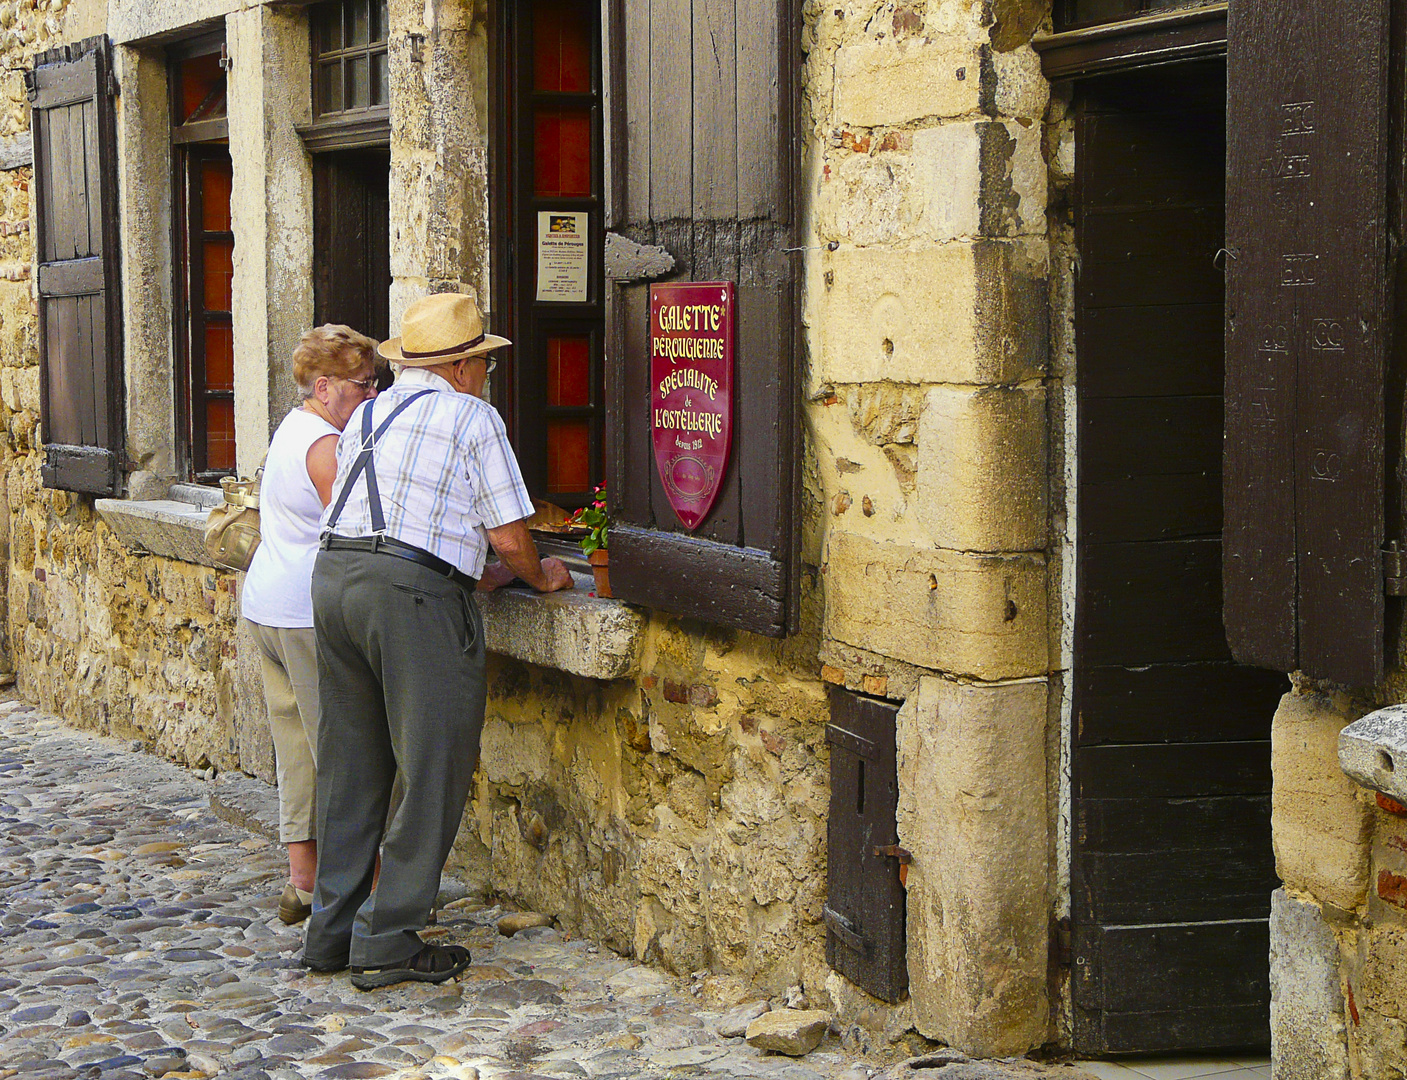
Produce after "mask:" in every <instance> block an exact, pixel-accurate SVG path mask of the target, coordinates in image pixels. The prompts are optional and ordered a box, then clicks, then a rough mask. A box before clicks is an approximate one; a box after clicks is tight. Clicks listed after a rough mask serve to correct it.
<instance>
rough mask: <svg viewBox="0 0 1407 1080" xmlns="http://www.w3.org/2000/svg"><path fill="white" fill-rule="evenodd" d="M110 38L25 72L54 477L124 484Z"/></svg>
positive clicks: (90, 484) (100, 490)
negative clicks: (31, 130) (32, 150)
mask: <svg viewBox="0 0 1407 1080" xmlns="http://www.w3.org/2000/svg"><path fill="white" fill-rule="evenodd" d="M111 55H112V54H111V51H110V49H109V45H108V39H107V38H106V37H97V38H89V39H87V40H85V41H80V42H78V43H77V44H75V45H66V46H62V47H60V48H57V49H51V50H49V51H48V52H44V53H40V54H39V55H37V56H36V57H35V58H34V70H33V71H32V72H30V73H29V74H28V75H27V76H26V83H27V86H28V91H29V100H30V103H31V109H32V127H33V133H34V199H35V207H36V214H35V217H36V220H37V224H38V228H37V232H36V237H35V245H36V251H37V261H38V264H39V267H38V269H39V387H40V401H41V417H40V419H41V421H42V425H43V440H44V465H43V469H42V472H43V480H44V486H45V487H52V488H63V489H65V490H68V491H83V492H89V493H92V494H95V495H114V494H117V493H118V491H119V490H120V489H121V486H122V457H123V453H122V448H123V416H122V311H121V293H120V284H119V280H118V260H117V136H116V126H115V122H114V110H113V99H114V97H115V96H116V93H117V83H116V80H115V79H114V78H113V75H112V60H111Z"/></svg>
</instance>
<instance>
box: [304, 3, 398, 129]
mask: <svg viewBox="0 0 1407 1080" xmlns="http://www.w3.org/2000/svg"><path fill="white" fill-rule="evenodd" d="M312 26H313V57H314V59H313V64H314V71H313V75H314V77H313V114H314V115H315V116H316V117H317V118H318V119H319V120H322V119H326V118H328V117H331V116H334V115H340V114H346V113H355V112H364V111H366V110H370V109H384V108H386V107H387V106H388V105H389V104H390V101H391V87H390V67H389V52H388V48H389V37H390V34H389V30H388V23H387V14H386V0H328V2H326V3H321V4H318V5H317V6H316V7H314V8H313V12H312Z"/></svg>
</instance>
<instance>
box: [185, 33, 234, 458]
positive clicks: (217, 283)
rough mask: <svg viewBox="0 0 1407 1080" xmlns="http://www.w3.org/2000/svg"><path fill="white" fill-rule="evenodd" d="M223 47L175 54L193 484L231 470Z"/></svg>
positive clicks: (211, 43) (230, 255)
mask: <svg viewBox="0 0 1407 1080" xmlns="http://www.w3.org/2000/svg"><path fill="white" fill-rule="evenodd" d="M227 67H228V60H227V58H226V53H225V47H224V43H223V42H222V41H220V40H219V39H213V40H212V39H209V38H207V39H202V40H200V41H196V42H190V43H187V44H185V45H184V46H178V47H176V48H175V49H173V50H172V57H171V64H170V71H169V74H170V86H171V115H172V120H173V127H172V142H173V143H174V144H175V150H174V153H173V155H172V163H173V167H174V172H175V204H176V208H177V215H176V219H177V225H176V260H175V261H176V276H177V297H178V304H177V310H176V322H177V327H176V330H177V332H176V346H177V383H178V385H179V388H180V395H179V397H180V407H181V424H180V431H181V433H182V441H183V443H184V445H183V446H182V448H181V449H182V456H183V458H184V459H185V460H186V462H187V463H188V471H189V472H190V474H191V475H193V476H194V477H195V478H197V479H201V480H214V479H216V478H218V477H220V476H225V475H228V474H230V473H232V472H233V471H234V468H235V422H234V416H235V408H234V326H233V314H232V313H233V311H234V231H233V227H232V225H231V222H230V196H231V191H232V188H233V179H234V177H233V168H232V165H231V161H230V152H229V132H228V126H227V120H226V93H225V87H226V77H225V76H226V70H227Z"/></svg>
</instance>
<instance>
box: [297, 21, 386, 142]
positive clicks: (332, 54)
mask: <svg viewBox="0 0 1407 1080" xmlns="http://www.w3.org/2000/svg"><path fill="white" fill-rule="evenodd" d="M348 2H351V3H356V2H360V0H322V2H321V3H317V4H312V5H310V6H309V7H308V56H309V59H308V63H309V73H310V76H311V81H312V117H313V119H312V122H311V123H308V124H302V125H299V126H298V128H297V131H298V134H299V135H301V136H302V137H303V142H304V145H305V146H307V148H308V150H309V151H311V152H314V153H317V152H319V151H325V150H363V149H371V148H381V147H387V146H390V144H391V106H390V95H391V52H390V30H389V21H388V22H387V24H386V25H385V26H383V28H382V29H383V30H385V31H386V37H384V38H380V39H378V40H375V41H368V42H367V44H365V45H354V46H344V47H343V48H340V49H332V50H328V51H323V50H322V47H321V40H320V39H321V30H322V26H323V24H322V23H321V22H320V18H321V17H325V16H326V15H327V14H328V12H329V11H330V9H332V8H333V7H336V8H337V9H338V10H339V11H340V12H341V13H342V15H343V16H344V17H345V13H346V10H347V3H348ZM365 2H366V3H368V4H369V5H370V6H372V7H376V6H378V5H383V6H384V4H385V0H365ZM344 26H345V24H344ZM344 32H345V31H344ZM378 55H385V57H386V87H385V93H386V101H385V103H382V104H374V105H368V106H364V107H361V108H344V109H338V110H336V111H326V112H325V111H323V108H322V105H323V102H322V94H323V90H322V79H321V77H320V76H321V73H322V69H323V68H324V67H325V66H329V65H330V64H331V63H337V64H339V65H341V67H342V70H343V79H342V93H343V100H344V102H345V100H346V93H347V85H346V60H348V59H349V58H350V59H355V58H357V57H359V56H365V57H367V67H368V72H370V70H371V66H372V63H373V62H374V58H375V57H376V56H378Z"/></svg>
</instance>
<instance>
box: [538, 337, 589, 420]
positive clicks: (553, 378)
mask: <svg viewBox="0 0 1407 1080" xmlns="http://www.w3.org/2000/svg"><path fill="white" fill-rule="evenodd" d="M547 404H548V405H566V406H570V407H579V408H587V407H589V406H590V405H591V339H590V338H588V337H554V338H548V339H547Z"/></svg>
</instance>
